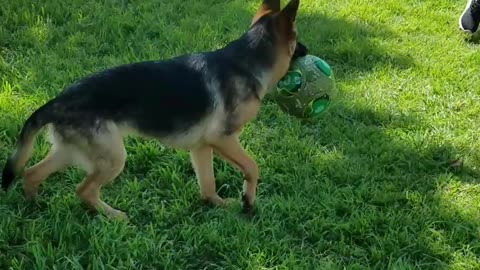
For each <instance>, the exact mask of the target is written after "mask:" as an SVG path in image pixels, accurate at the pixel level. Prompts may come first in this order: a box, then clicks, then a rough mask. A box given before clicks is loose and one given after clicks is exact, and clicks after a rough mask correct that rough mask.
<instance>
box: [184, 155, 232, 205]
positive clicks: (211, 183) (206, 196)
mask: <svg viewBox="0 0 480 270" xmlns="http://www.w3.org/2000/svg"><path fill="white" fill-rule="evenodd" d="M190 157H191V160H192V165H193V168H194V170H195V174H196V175H197V180H198V185H199V186H200V196H201V198H202V200H208V201H209V202H211V203H213V204H215V205H217V206H220V205H223V204H224V200H223V199H222V198H221V197H220V196H218V194H217V192H216V188H215V175H214V172H213V151H212V148H211V147H209V146H201V147H199V148H196V149H194V150H191V151H190Z"/></svg>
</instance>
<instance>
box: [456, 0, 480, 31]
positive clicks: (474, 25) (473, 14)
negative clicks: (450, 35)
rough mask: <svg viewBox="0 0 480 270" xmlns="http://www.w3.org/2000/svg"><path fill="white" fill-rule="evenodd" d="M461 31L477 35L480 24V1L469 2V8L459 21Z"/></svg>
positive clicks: (472, 0)
mask: <svg viewBox="0 0 480 270" xmlns="http://www.w3.org/2000/svg"><path fill="white" fill-rule="evenodd" d="M458 24H459V25H460V29H461V30H463V31H465V32H470V33H475V32H476V31H477V30H478V24H480V0H468V2H467V6H466V7H465V10H464V11H463V13H462V15H461V16H460V18H459V19H458Z"/></svg>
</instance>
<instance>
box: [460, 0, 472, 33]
mask: <svg viewBox="0 0 480 270" xmlns="http://www.w3.org/2000/svg"><path fill="white" fill-rule="evenodd" d="M472 1H473V0H468V3H467V5H466V6H465V10H464V11H463V13H462V15H460V18H458V26H459V27H460V30H462V31H463V32H467V33H470V34H473V32H472V31H471V30H469V29H465V28H463V25H462V18H463V16H464V15H465V13H467V11H468V10H469V9H470V6H471V5H472Z"/></svg>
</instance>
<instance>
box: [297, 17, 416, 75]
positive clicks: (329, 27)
mask: <svg viewBox="0 0 480 270" xmlns="http://www.w3.org/2000/svg"><path fill="white" fill-rule="evenodd" d="M297 24H298V28H299V38H300V40H301V41H302V42H304V43H305V44H306V46H307V47H308V48H309V49H310V54H314V55H317V56H319V57H322V58H324V59H326V60H327V62H329V63H330V64H331V65H332V66H334V67H335V72H336V73H335V74H336V77H337V78H338V79H340V80H349V79H352V78H355V77H356V76H358V75H360V74H362V73H365V72H369V71H372V70H373V69H374V68H375V67H382V66H390V67H393V68H397V69H407V68H410V67H412V66H413V65H414V61H413V58H412V57H411V56H410V55H405V54H402V53H399V52H396V51H394V50H393V49H392V48H391V47H388V45H386V44H385V43H387V42H386V41H388V40H389V39H394V38H395V37H396V34H395V33H394V32H393V31H391V30H389V29H388V27H386V26H381V25H371V24H370V25H367V24H358V23H355V22H350V21H348V20H346V19H342V18H332V17H328V16H324V15H320V14H314V15H308V14H307V15H300V16H299V18H298V22H297Z"/></svg>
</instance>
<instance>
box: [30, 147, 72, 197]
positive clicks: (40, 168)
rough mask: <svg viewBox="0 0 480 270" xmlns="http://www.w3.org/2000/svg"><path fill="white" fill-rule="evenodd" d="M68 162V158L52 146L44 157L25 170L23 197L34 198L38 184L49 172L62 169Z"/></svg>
mask: <svg viewBox="0 0 480 270" xmlns="http://www.w3.org/2000/svg"><path fill="white" fill-rule="evenodd" d="M68 163H69V160H68V159H67V156H66V155H65V153H64V152H63V151H62V150H61V149H55V148H52V149H51V150H50V152H49V153H48V155H47V157H45V159H43V160H42V161H40V162H39V163H37V164H36V165H34V166H32V167H31V168H29V169H27V170H26V171H25V173H24V175H23V178H24V182H23V190H24V194H25V197H26V198H27V199H29V200H31V199H34V198H35V197H36V195H37V192H38V188H39V186H40V184H41V183H42V182H43V181H45V179H46V178H47V177H48V176H49V175H50V174H52V173H54V172H56V171H59V170H61V169H63V168H64V167H65V166H66V165H68Z"/></svg>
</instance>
